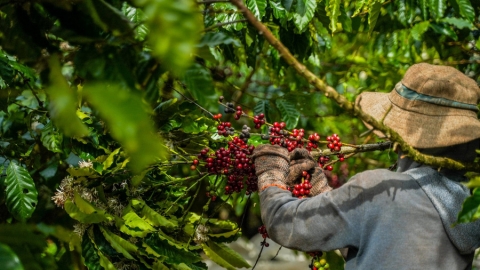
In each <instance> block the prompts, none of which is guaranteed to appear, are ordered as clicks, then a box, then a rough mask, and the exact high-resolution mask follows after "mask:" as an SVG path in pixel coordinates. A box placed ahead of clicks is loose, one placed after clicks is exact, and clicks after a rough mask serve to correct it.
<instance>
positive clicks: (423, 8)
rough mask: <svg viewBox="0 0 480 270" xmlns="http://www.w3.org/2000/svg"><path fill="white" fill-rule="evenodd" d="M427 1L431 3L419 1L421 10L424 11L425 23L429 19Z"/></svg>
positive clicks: (423, 0) (425, 0)
mask: <svg viewBox="0 0 480 270" xmlns="http://www.w3.org/2000/svg"><path fill="white" fill-rule="evenodd" d="M427 1H429V0H418V5H419V7H420V10H421V11H422V19H423V20H424V21H426V20H427V19H428V10H427V6H428V3H427Z"/></svg>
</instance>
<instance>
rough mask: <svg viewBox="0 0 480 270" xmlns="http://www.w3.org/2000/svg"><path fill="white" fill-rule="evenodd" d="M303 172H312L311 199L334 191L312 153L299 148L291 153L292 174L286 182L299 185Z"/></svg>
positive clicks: (290, 184)
mask: <svg viewBox="0 0 480 270" xmlns="http://www.w3.org/2000/svg"><path fill="white" fill-rule="evenodd" d="M303 171H308V172H310V174H311V176H312V177H311V179H310V184H311V185H312V188H311V189H310V194H309V197H313V196H316V195H318V194H320V193H323V192H326V191H330V190H332V188H331V187H330V186H329V185H328V181H327V177H326V176H325V174H324V173H323V170H322V168H320V166H319V165H318V163H317V162H315V161H314V159H313V157H312V156H311V155H310V153H309V152H308V151H307V150H306V149H304V148H297V149H295V150H293V151H292V153H290V172H289V174H288V176H287V180H286V183H287V185H289V186H293V185H294V184H297V183H296V182H298V179H301V176H302V172H303Z"/></svg>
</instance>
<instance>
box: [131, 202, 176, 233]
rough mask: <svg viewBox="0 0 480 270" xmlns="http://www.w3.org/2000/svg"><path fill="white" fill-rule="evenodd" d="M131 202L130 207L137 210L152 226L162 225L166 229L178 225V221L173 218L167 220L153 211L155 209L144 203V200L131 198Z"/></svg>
mask: <svg viewBox="0 0 480 270" xmlns="http://www.w3.org/2000/svg"><path fill="white" fill-rule="evenodd" d="M131 204H132V208H133V209H135V210H136V211H137V212H138V211H139V212H140V215H141V216H142V217H143V218H144V219H145V220H146V221H147V222H148V223H150V224H151V225H152V226H156V227H164V228H168V229H173V228H176V227H177V226H178V222H176V221H175V220H169V219H167V218H166V217H164V216H162V215H160V214H159V213H157V212H155V210H153V209H152V208H150V207H149V206H148V205H147V204H145V202H144V201H141V200H139V199H132V200H131Z"/></svg>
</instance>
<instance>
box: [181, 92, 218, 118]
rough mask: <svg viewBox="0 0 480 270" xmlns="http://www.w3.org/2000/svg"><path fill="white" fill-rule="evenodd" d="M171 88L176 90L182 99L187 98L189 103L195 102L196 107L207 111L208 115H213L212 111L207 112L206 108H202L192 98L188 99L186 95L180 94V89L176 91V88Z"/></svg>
mask: <svg viewBox="0 0 480 270" xmlns="http://www.w3.org/2000/svg"><path fill="white" fill-rule="evenodd" d="M173 90H174V91H175V92H177V93H178V94H180V95H181V96H182V97H183V98H184V99H186V100H188V101H189V102H190V103H193V104H195V105H196V106H197V107H198V108H200V109H201V110H202V111H204V112H206V113H208V114H209V115H210V117H213V113H211V112H209V111H208V110H207V109H205V108H203V107H202V106H201V105H200V104H198V103H197V102H195V101H194V100H193V99H190V98H188V97H186V96H185V95H184V94H182V93H181V92H180V91H178V90H177V89H175V88H173Z"/></svg>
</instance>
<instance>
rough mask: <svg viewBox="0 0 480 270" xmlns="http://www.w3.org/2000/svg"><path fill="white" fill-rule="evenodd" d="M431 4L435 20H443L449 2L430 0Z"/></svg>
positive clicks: (445, 0)
mask: <svg viewBox="0 0 480 270" xmlns="http://www.w3.org/2000/svg"><path fill="white" fill-rule="evenodd" d="M429 4H430V5H429V7H430V11H431V12H432V15H433V18H434V19H435V20H439V19H441V18H443V14H444V13H445V9H446V8H447V0H429Z"/></svg>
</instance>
